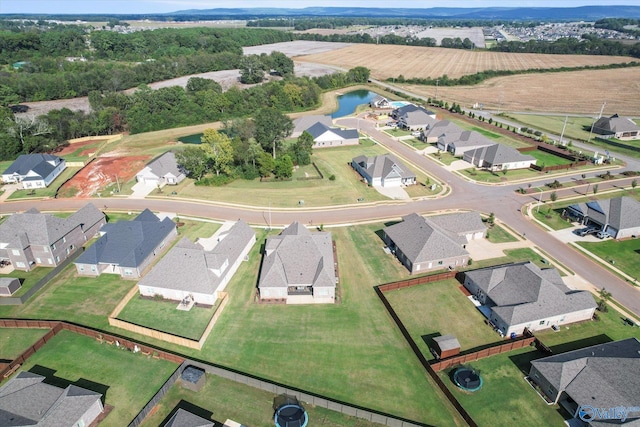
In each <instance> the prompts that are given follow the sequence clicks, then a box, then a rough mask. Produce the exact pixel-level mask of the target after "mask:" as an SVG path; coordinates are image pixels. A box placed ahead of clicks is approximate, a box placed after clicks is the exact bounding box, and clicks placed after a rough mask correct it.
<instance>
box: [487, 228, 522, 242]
mask: <svg viewBox="0 0 640 427" xmlns="http://www.w3.org/2000/svg"><path fill="white" fill-rule="evenodd" d="M487 240H488V241H490V242H491V243H509V242H517V241H518V239H516V238H515V237H514V236H513V234H511V233H509V232H508V231H507V230H506V229H505V228H504V227H503V226H501V225H498V224H493V225H492V226H491V227H490V228H487Z"/></svg>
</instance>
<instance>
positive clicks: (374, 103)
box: [369, 95, 391, 109]
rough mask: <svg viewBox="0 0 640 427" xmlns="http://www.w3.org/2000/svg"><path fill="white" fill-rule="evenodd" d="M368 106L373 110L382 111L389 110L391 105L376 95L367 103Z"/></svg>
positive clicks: (385, 99) (382, 97)
mask: <svg viewBox="0 0 640 427" xmlns="http://www.w3.org/2000/svg"><path fill="white" fill-rule="evenodd" d="M369 106H370V107H371V108H374V109H378V108H379V109H383V108H385V109H386V108H391V103H390V102H389V100H388V99H387V98H385V97H384V96H382V95H378V96H376V97H375V98H373V99H372V100H371V101H369Z"/></svg>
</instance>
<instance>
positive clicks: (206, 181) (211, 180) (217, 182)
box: [195, 175, 235, 187]
mask: <svg viewBox="0 0 640 427" xmlns="http://www.w3.org/2000/svg"><path fill="white" fill-rule="evenodd" d="M234 180H235V178H234V177H232V176H228V175H214V176H208V177H205V178H202V179H199V180H198V181H196V182H195V185H204V186H207V187H222V186H223V185H227V184H229V183H230V182H233V181H234Z"/></svg>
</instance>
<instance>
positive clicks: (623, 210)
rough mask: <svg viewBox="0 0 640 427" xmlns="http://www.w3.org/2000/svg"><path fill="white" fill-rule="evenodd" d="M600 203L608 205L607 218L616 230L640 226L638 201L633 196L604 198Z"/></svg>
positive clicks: (639, 205) (639, 204) (639, 203)
mask: <svg viewBox="0 0 640 427" xmlns="http://www.w3.org/2000/svg"><path fill="white" fill-rule="evenodd" d="M600 205H601V206H603V205H605V206H607V205H608V206H607V207H608V215H607V220H608V222H609V224H610V225H611V226H612V227H614V228H616V229H617V230H624V229H626V228H634V227H640V202H639V201H637V200H636V199H634V198H633V197H629V196H624V197H616V198H614V199H605V200H601V201H600Z"/></svg>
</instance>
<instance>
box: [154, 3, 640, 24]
mask: <svg viewBox="0 0 640 427" xmlns="http://www.w3.org/2000/svg"><path fill="white" fill-rule="evenodd" d="M166 15H170V16H185V15H197V16H205V17H210V18H214V17H218V18H222V17H225V18H233V17H237V18H238V19H240V18H243V19H246V18H249V17H255V18H258V17H262V18H266V17H302V16H305V17H318V16H342V17H372V18H373V17H375V18H383V17H384V18H393V17H398V18H425V19H482V20H485V19H486V20H537V21H547V20H549V21H551V20H552V21H566V20H584V21H595V20H598V19H603V18H640V6H581V7H477V8H451V7H433V8H428V9H418V8H411V9H401V8H388V9H387V8H365V7H306V8H302V9H287V8H233V9H227V8H216V9H189V10H179V11H176V12H171V13H167V14H166Z"/></svg>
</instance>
